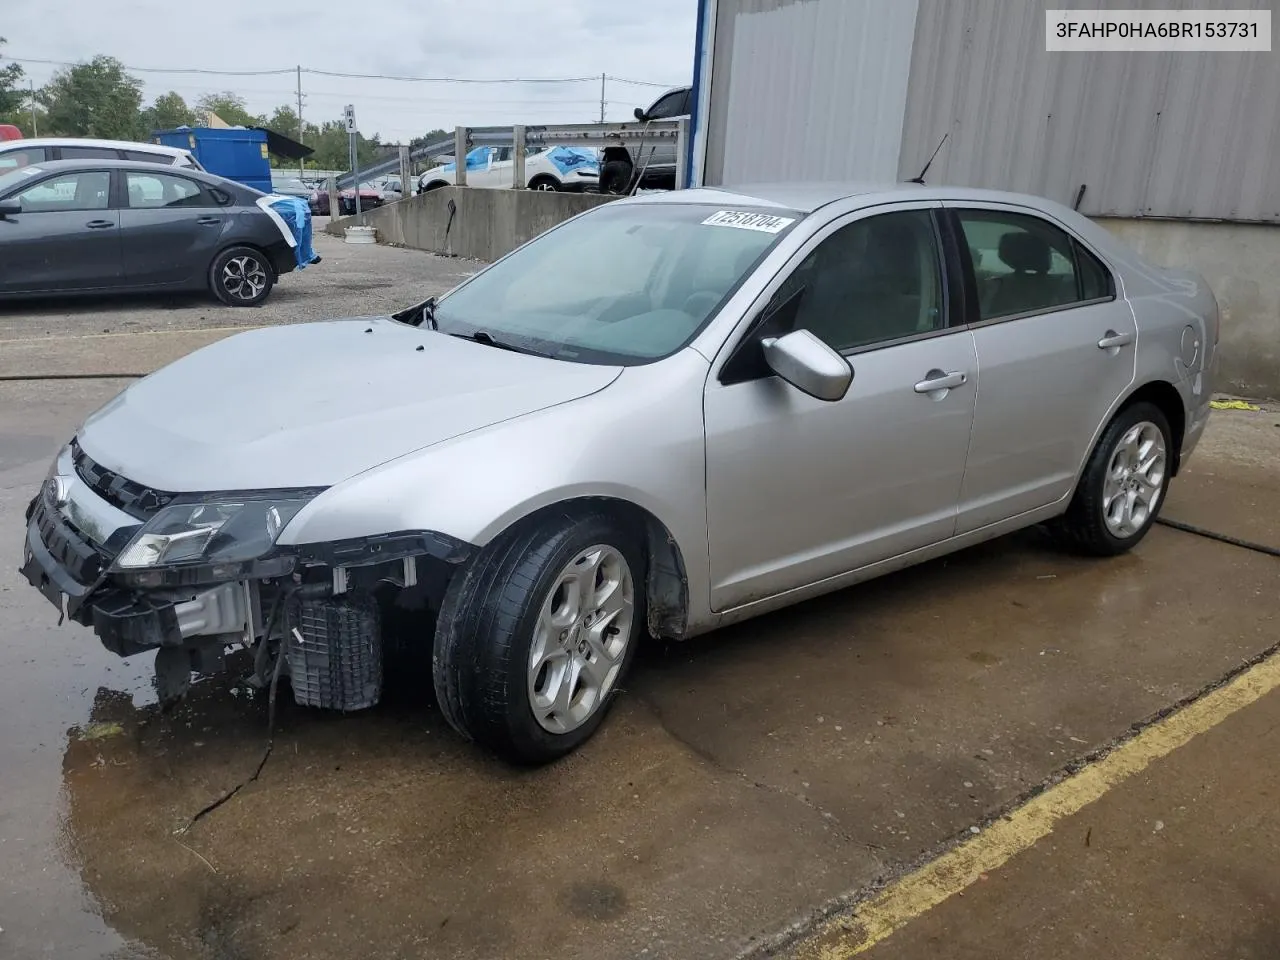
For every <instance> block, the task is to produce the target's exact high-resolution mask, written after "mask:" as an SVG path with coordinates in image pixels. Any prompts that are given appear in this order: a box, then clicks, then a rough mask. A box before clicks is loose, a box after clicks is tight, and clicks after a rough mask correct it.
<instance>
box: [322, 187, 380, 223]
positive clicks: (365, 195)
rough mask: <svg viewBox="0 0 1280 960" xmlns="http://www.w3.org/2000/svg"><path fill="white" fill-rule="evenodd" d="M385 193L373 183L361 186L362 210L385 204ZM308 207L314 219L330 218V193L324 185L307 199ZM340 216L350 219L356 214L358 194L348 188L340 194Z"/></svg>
mask: <svg viewBox="0 0 1280 960" xmlns="http://www.w3.org/2000/svg"><path fill="white" fill-rule="evenodd" d="M383 199H384V198H383V193H382V191H381V190H380V189H379V188H378V187H375V186H374V185H373V184H372V183H362V184H360V209H361V211H364V210H374V209H376V208H378V207H380V206H382V204H383ZM307 205H308V206H309V207H311V215H312V216H313V217H327V216H329V191H328V189H327V188H326V186H325V185H324V184H321V185H320V186H318V187H316V188H315V189H314V190H312V191H311V193H310V195H309V196H308V198H307ZM338 205H339V208H340V209H339V210H338V216H340V217H348V216H351V215H352V214H354V213H355V212H356V192H355V191H354V190H353V189H351V188H350V187H347V188H346V189H345V190H341V191H339V193H338Z"/></svg>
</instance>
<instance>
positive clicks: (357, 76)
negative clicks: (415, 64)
mask: <svg viewBox="0 0 1280 960" xmlns="http://www.w3.org/2000/svg"><path fill="white" fill-rule="evenodd" d="M302 72H303V73H310V74H312V75H314V76H317V77H342V78H343V79H346V80H397V81H400V82H403V83H584V82H586V81H595V80H599V79H600V77H599V76H598V75H597V76H594V77H485V78H477V77H401V76H393V75H390V74H385V73H341V72H339V71H337V70H313V69H309V68H307V67H303V68H302Z"/></svg>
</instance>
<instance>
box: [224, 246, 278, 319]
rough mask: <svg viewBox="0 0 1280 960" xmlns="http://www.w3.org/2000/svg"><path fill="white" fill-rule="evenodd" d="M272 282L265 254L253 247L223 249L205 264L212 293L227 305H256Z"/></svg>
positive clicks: (271, 273) (264, 295)
mask: <svg viewBox="0 0 1280 960" xmlns="http://www.w3.org/2000/svg"><path fill="white" fill-rule="evenodd" d="M275 282H276V278H275V271H274V270H272V269H271V264H270V263H269V262H268V261H267V257H266V254H264V253H262V251H260V250H255V249H253V247H231V248H230V249H228V250H223V251H222V253H220V254H218V256H217V257H216V258H215V259H214V261H213V265H212V266H210V268H209V286H210V287H211V288H212V289H213V293H214V296H216V297H217V298H218V299H219V300H221V301H222V302H223V303H225V304H226V305H227V306H229V307H256V306H257V305H258V304H260V303H262V301H264V300H266V299H267V297H268V296H269V295H270V293H271V288H272V287H273V286H274V285H275Z"/></svg>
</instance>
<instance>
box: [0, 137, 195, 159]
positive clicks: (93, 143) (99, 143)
mask: <svg viewBox="0 0 1280 960" xmlns="http://www.w3.org/2000/svg"><path fill="white" fill-rule="evenodd" d="M3 147H4V148H6V149H7V148H12V147H103V148H105V149H107V150H149V151H151V152H152V153H163V154H166V155H168V156H171V157H174V156H183V155H186V154H187V153H190V151H189V150H185V149H183V148H182V147H169V146H165V145H164V144H162V143H148V142H146V141H137V140H95V139H93V138H91V137H27V138H24V139H22V140H6V141H4V144H3Z"/></svg>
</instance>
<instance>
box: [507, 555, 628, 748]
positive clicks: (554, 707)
mask: <svg viewBox="0 0 1280 960" xmlns="http://www.w3.org/2000/svg"><path fill="white" fill-rule="evenodd" d="M634 615H635V581H634V579H633V577H632V575H631V568H630V566H628V564H627V561H626V558H625V557H623V555H622V553H621V552H620V551H619V550H617V549H616V548H614V547H611V546H608V545H606V544H597V545H596V546H593V547H588V548H587V549H585V550H582V551H581V552H579V553H578V555H577V556H576V557H575V558H574V559H573V560H572V562H570V563H569V564H567V565H566V566H565V567H564V568H563V569H562V570H561V571H560V573H559V574H557V575H556V578H555V580H554V582H553V585H552V587H551V589H550V591H548V593H547V596H546V599H545V600H543V603H542V608H541V611H540V612H539V614H538V621H537V625H536V626H535V628H534V629H535V633H534V638H533V645H532V646H531V648H530V650H529V669H528V686H529V703H530V705H531V706H532V708H533V714H534V717H535V718H536V719H537V721H538V724H539V725H540V726H541V727H542V728H543V729H544V730H547V731H549V732H551V733H558V734H564V733H570V732H571V731H573V730H576V729H577V728H578V727H580V726H582V725H583V724H584V723H586V722H587V720H588V719H590V717H591V716H592V715H593V714H594V713H595V712H596V711H597V710H598V709H599V708H600V705H601V704H602V703H604V701H605V700H606V698H607V697H608V695H609V691H610V690H612V689H613V685H614V683H615V682H616V681H617V679H618V675H619V674H620V673H621V671H622V666H623V664H624V662H625V661H626V653H627V644H628V643H629V642H630V638H631V627H632V620H633V617H634Z"/></svg>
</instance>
